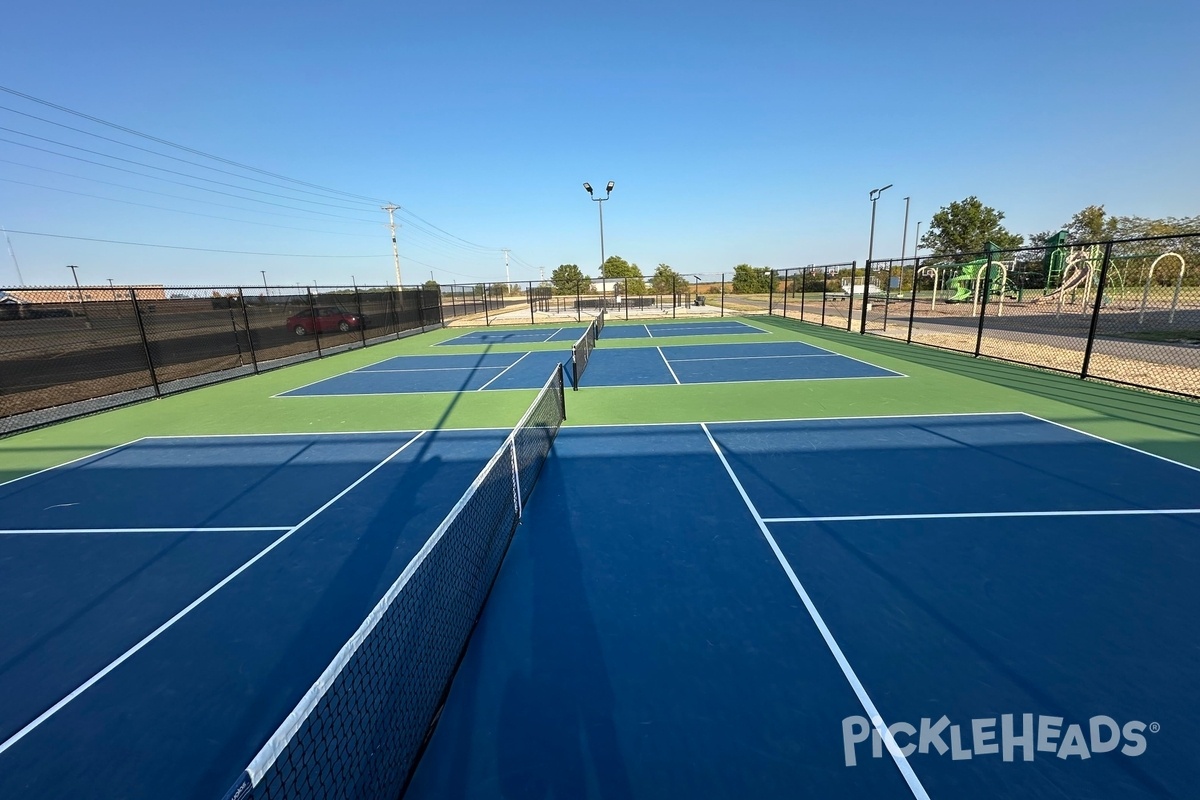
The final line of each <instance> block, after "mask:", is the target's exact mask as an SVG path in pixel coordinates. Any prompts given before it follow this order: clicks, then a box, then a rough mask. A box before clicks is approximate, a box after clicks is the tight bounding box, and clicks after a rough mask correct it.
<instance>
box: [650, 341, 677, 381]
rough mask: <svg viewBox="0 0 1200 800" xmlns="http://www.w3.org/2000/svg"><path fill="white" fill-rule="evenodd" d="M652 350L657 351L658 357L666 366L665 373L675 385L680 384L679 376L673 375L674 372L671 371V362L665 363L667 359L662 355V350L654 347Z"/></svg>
mask: <svg viewBox="0 0 1200 800" xmlns="http://www.w3.org/2000/svg"><path fill="white" fill-rule="evenodd" d="M654 349H655V350H657V351H658V354H659V355H660V356H662V360H663V363H664V364H666V365H667V371H668V372H670V373H671V377H672V378H674V379H675V383H677V384H679V383H681V381H680V380H679V376H678V375H676V374H675V370H673V369H671V362H670V361H667V357H666V355H665V354H664V353H663V351H662V348H661V347H656V348H654Z"/></svg>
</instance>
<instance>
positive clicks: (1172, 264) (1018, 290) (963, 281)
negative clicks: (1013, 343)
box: [843, 231, 1188, 324]
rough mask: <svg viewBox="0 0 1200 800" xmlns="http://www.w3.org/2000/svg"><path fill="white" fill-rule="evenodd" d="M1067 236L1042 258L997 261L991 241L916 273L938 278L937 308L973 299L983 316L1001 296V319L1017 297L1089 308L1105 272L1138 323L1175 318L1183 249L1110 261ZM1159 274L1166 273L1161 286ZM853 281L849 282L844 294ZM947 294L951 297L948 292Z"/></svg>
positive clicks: (1114, 253)
mask: <svg viewBox="0 0 1200 800" xmlns="http://www.w3.org/2000/svg"><path fill="white" fill-rule="evenodd" d="M1068 237H1069V234H1068V233H1067V231H1060V232H1059V233H1057V234H1055V235H1054V236H1051V237H1050V238H1049V239H1047V241H1046V244H1045V249H1044V250H1043V251H1042V252H1041V254H1040V257H1039V255H1038V254H1037V251H1018V252H1014V253H1012V254H1011V255H1012V258H1011V260H1006V261H1002V260H1000V259H999V258H998V255H999V253H1000V250H999V248H998V247H996V246H995V245H994V244H992V243H991V242H988V243H987V244H986V245H985V248H986V253H987V254H986V255H985V256H982V257H977V258H974V259H972V260H971V261H967V262H965V263H960V264H929V265H925V266H921V267H919V268H918V269H917V271H916V274H917V276H919V277H923V278H931V279H932V281H933V292H932V297H931V298H930V305H929V308H930V310H931V311H932V310H936V309H937V305H938V301H939V299H940V300H942V302H945V303H964V304H965V303H967V302H969V303H971V307H972V313H973V314H978V313H979V312H980V306H981V305H982V304H983V303H984V301H985V300H988V301H991V300H996V301H998V302H996V304H995V306H993V308H994V309H995V313H996V314H997V315H998V316H1002V315H1003V314H1004V308H1005V303H1006V302H1007V301H1009V300H1013V299H1015V300H1016V301H1017V302H1019V303H1021V304H1022V305H1023V306H1024V307H1031V306H1039V305H1041V306H1049V305H1051V304H1053V308H1054V312H1055V314H1056V315H1060V314H1063V313H1066V312H1068V311H1070V310H1071V307H1074V306H1079V308H1078V310H1080V311H1083V312H1089V311H1090V310H1091V307H1092V304H1093V302H1094V301H1095V299H1096V294H1095V293H1096V292H1097V291H1098V290H1099V289H1100V287H1099V282H1100V278H1101V274H1102V272H1103V273H1104V286H1103V292H1104V294H1103V297H1101V298H1100V300H1101V302H1102V303H1103V304H1104V305H1105V306H1106V307H1109V308H1113V309H1126V310H1129V311H1133V310H1136V311H1137V312H1138V317H1137V322H1138V324H1144V323H1145V322H1146V319H1147V314H1148V313H1152V312H1154V311H1156V310H1161V311H1167V312H1168V313H1167V315H1166V316H1167V319H1166V322H1167V323H1168V324H1174V323H1175V321H1176V316H1177V314H1178V312H1179V310H1180V299H1181V296H1182V295H1183V293H1184V292H1183V289H1184V283H1185V279H1186V278H1187V266H1188V265H1187V260H1186V258H1185V256H1184V255H1183V254H1182V253H1180V252H1176V251H1174V250H1172V251H1170V252H1165V253H1158V254H1155V253H1145V252H1141V253H1139V252H1122V251H1120V250H1109V251H1108V252H1107V258H1108V261H1107V265H1106V264H1105V257H1106V250H1105V247H1104V246H1103V245H1079V246H1071V245H1070V244H1069V243H1068ZM1023 256H1024V260H1023V259H1022V257H1023ZM1034 259H1036V260H1034ZM989 260H990V270H989ZM1176 266H1177V267H1178V270H1177V271H1176V269H1175V268H1176ZM1105 267H1107V268H1105ZM1168 268H1169V269H1171V280H1170V283H1171V284H1172V286H1171V289H1170V299H1169V302H1168V298H1167V289H1166V283H1165V282H1164V280H1163V277H1162V276H1163V271H1164V270H1165V269H1168ZM1039 273H1040V276H1039ZM1156 274H1157V275H1158V276H1159V279H1158V281H1157V283H1156V281H1155V276H1156ZM1031 277H1032V278H1035V279H1036V278H1039V277H1043V278H1044V284H1043V287H1042V293H1041V295H1040V296H1037V297H1034V298H1024V297H1023V293H1024V291H1026V289H1025V287H1026V286H1027V284H1026V279H1027V278H1031ZM1039 282H1040V281H1039ZM846 283H847V282H846V281H843V290H844V291H846V286H845V284H846ZM1033 285H1035V286H1036V285H1037V283H1034V284H1033ZM1156 287H1157V288H1156ZM854 290H855V293H856V294H857V293H860V292H861V287H859V286H855V287H854ZM847 293H848V291H847ZM947 293H948V296H944V295H946V294H947ZM1023 300H1024V302H1022V301H1023ZM1156 301H1157V302H1156Z"/></svg>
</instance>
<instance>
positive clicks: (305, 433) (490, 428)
mask: <svg viewBox="0 0 1200 800" xmlns="http://www.w3.org/2000/svg"><path fill="white" fill-rule="evenodd" d="M438 430H439V432H447V431H511V430H512V428H511V427H507V426H504V425H491V426H483V427H478V428H471V427H467V428H439V429H438ZM393 433H403V434H407V435H409V436H412V435H414V434H416V433H418V430H417V429H412V428H410V429H408V430H379V431H279V432H276V433H178V434H176V433H164V434H160V435H157V436H147V437H145V438H146V439H148V440H149V439H257V438H258V437H260V436H262V437H266V436H374V435H376V434H379V435H384V434H393ZM139 441H140V440H139Z"/></svg>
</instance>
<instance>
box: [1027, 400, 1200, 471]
mask: <svg viewBox="0 0 1200 800" xmlns="http://www.w3.org/2000/svg"><path fill="white" fill-rule="evenodd" d="M1020 413H1021V414H1022V416H1026V417H1029V418H1030V419H1036V420H1037V421H1038V422H1045V423H1047V424H1049V425H1054V426H1056V427H1059V428H1062V429H1064V430H1068V431H1071V432H1072V433H1078V434H1080V435H1081V436H1088V437H1090V438H1092V439H1096V440H1098V441H1101V442H1105V443H1106V444H1114V445H1116V446H1117V447H1124V448H1125V449H1126V450H1132V451H1133V452H1135V453H1141V454H1142V455H1144V456H1150V457H1151V458H1157V459H1158V460H1159V461H1165V462H1167V463H1168V464H1174V465H1175V466H1177V467H1183V468H1184V469H1190V470H1192V471H1193V472H1200V467H1193V466H1192V465H1191V464H1185V463H1183V462H1182V461H1176V460H1175V459H1173V458H1167V457H1166V456H1160V455H1158V454H1157V453H1151V452H1149V451H1147V450H1141V449H1138V448H1136V447H1134V446H1133V445H1128V444H1122V443H1121V442H1117V441H1114V440H1112V439H1106V438H1104V437H1103V436H1100V435H1099V434H1095V433H1088V432H1087V431H1081V430H1079V429H1078V428H1072V427H1071V426H1070V425H1064V424H1062V423H1061V422H1055V421H1054V420H1052V419H1044V418H1042V417H1039V416H1037V415H1035V414H1027V413H1025V412H1020Z"/></svg>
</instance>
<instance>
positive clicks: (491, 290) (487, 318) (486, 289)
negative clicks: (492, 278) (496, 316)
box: [483, 283, 496, 328]
mask: <svg viewBox="0 0 1200 800" xmlns="http://www.w3.org/2000/svg"><path fill="white" fill-rule="evenodd" d="M495 293H496V284H494V283H493V284H492V285H491V286H488V285H487V284H484V285H483V324H484V325H486V326H488V327H489V328H490V327H491V326H492V315H491V314H490V313H489V312H488V306H489V305H491V300H490V298H489V295H492V294H495Z"/></svg>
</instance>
